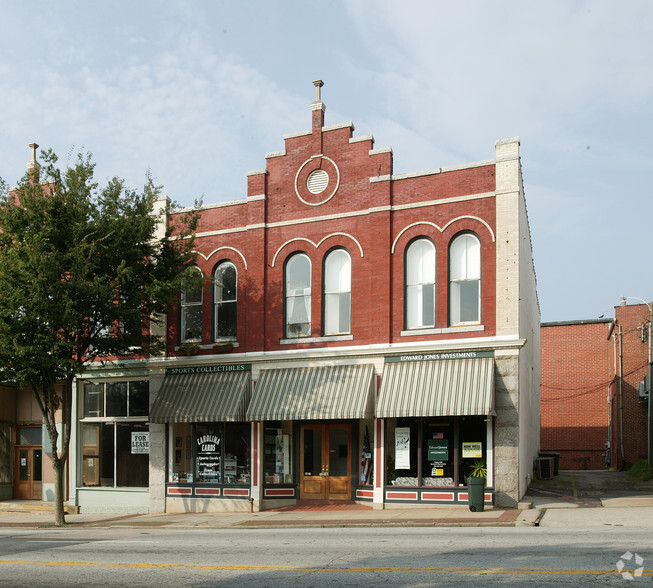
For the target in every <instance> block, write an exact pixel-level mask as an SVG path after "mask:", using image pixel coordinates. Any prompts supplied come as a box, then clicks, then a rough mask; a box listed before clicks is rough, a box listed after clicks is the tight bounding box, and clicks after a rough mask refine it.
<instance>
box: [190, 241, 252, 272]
mask: <svg viewBox="0 0 653 588" xmlns="http://www.w3.org/2000/svg"><path fill="white" fill-rule="evenodd" d="M223 249H230V250H231V251H234V252H236V253H237V254H238V255H240V258H241V259H242V260H243V264H244V265H245V269H247V260H246V259H245V256H244V255H243V254H242V252H241V251H239V250H238V249H236V248H235V247H230V246H228V245H224V246H222V247H218V248H217V249H214V250H213V251H211V253H209V254H208V255H204V254H203V253H202V252H201V251H196V253H197V254H198V255H200V256H201V257H203V258H204V259H205V261H208V260H209V259H210V258H211V257H212V256H213V254H215V253H217V252H218V251H222V250H223Z"/></svg>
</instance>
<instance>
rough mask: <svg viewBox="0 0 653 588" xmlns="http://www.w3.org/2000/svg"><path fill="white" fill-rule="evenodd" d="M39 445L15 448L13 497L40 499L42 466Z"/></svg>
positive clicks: (41, 453)
mask: <svg viewBox="0 0 653 588" xmlns="http://www.w3.org/2000/svg"><path fill="white" fill-rule="evenodd" d="M42 456H43V450H42V448H41V447H17V448H16V469H15V470H14V471H15V472H16V478H15V481H14V498H17V499H19V500H41V484H42V481H41V472H42V466H43V459H42Z"/></svg>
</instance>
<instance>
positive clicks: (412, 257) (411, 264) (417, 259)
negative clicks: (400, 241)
mask: <svg viewBox="0 0 653 588" xmlns="http://www.w3.org/2000/svg"><path fill="white" fill-rule="evenodd" d="M435 263H436V261H435V245H434V244H433V242H432V241H431V240H430V239H417V240H415V241H413V242H412V243H411V244H410V245H409V246H408V249H407V250H406V270H405V271H406V274H405V275H406V284H405V289H406V292H405V300H406V329H422V328H428V327H435V276H436V272H435Z"/></svg>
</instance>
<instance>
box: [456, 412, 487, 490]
mask: <svg viewBox="0 0 653 588" xmlns="http://www.w3.org/2000/svg"><path fill="white" fill-rule="evenodd" d="M460 444H461V469H460V482H461V483H462V482H463V481H464V479H465V477H466V476H468V475H469V472H470V470H471V468H472V464H473V463H474V462H475V461H477V460H479V459H480V460H483V462H485V464H486V465H487V460H486V455H487V423H486V419H485V417H482V416H468V417H462V418H461V419H460Z"/></svg>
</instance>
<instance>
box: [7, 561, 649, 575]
mask: <svg viewBox="0 0 653 588" xmlns="http://www.w3.org/2000/svg"><path fill="white" fill-rule="evenodd" d="M0 564H4V565H29V566H73V567H75V566H77V567H89V568H148V569H166V570H170V569H175V570H213V571H238V572H242V571H250V572H343V573H376V574H379V573H382V574H486V575H491V574H514V575H518V574H563V575H564V574H570V575H580V574H587V575H595V576H598V575H604V574H609V575H613V576H614V575H620V572H619V571H618V570H616V569H598V568H585V569H584V568H488V569H484V568H392V567H381V568H379V567H376V568H372V567H369V568H368V567H357V566H352V567H343V568H334V567H325V566H254V565H216V564H173V563H162V564H153V563H138V562H133V563H130V562H101V561H88V562H83V561H37V560H22V559H15V560H0ZM642 576H653V570H644V571H643V572H642Z"/></svg>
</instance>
